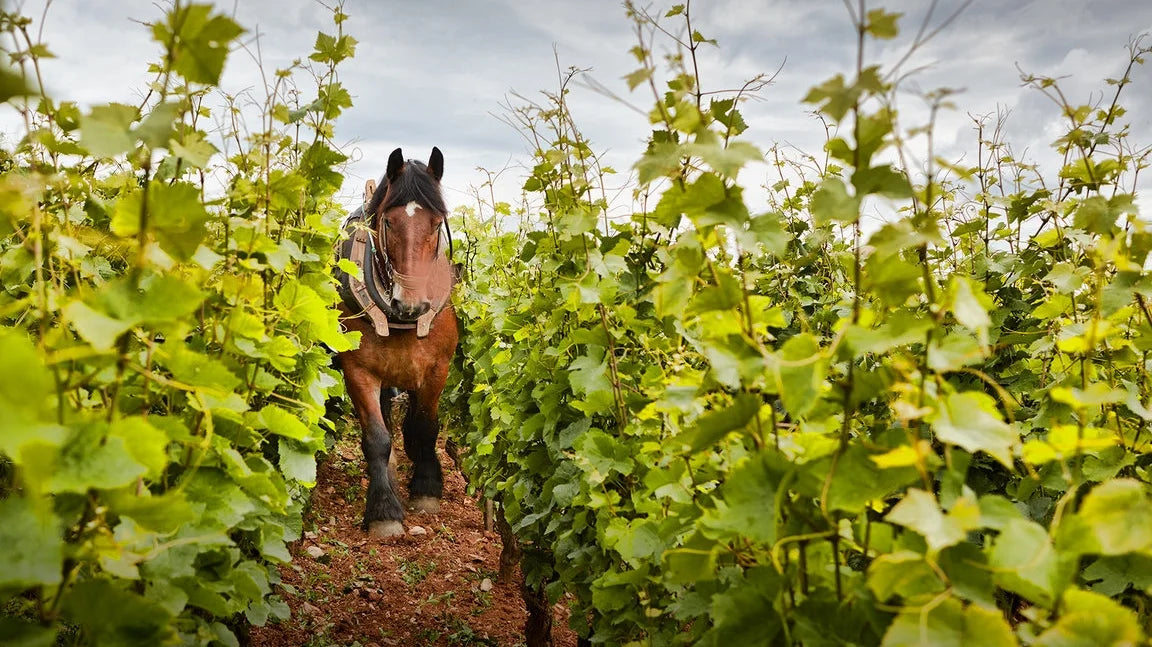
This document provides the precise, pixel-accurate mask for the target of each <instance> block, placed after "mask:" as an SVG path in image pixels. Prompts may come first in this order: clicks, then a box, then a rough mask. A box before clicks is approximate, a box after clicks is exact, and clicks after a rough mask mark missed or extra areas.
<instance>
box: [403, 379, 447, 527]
mask: <svg viewBox="0 0 1152 647" xmlns="http://www.w3.org/2000/svg"><path fill="white" fill-rule="evenodd" d="M432 386H435V385H432ZM443 389H444V383H443V382H440V384H439V387H438V388H423V389H420V390H417V391H410V392H409V393H408V413H407V415H405V417H404V452H405V453H407V454H408V458H409V459H411V460H412V480H411V481H409V483H408V495H409V496H408V505H409V507H410V508H412V509H413V510H415V511H417V512H427V513H430V514H437V513H439V512H440V498H441V497H442V496H443V494H444V476H443V473H442V472H441V469H440V457H439V456H438V455H437V454H436V437H437V436H438V435H439V434H440V420H439V418H438V416H439V411H440V392H441V391H442V390H443Z"/></svg>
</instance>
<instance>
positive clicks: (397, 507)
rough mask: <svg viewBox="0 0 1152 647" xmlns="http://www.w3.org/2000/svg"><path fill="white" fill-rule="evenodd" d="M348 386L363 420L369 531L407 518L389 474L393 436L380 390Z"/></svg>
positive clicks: (357, 384)
mask: <svg viewBox="0 0 1152 647" xmlns="http://www.w3.org/2000/svg"><path fill="white" fill-rule="evenodd" d="M347 382H348V395H349V396H350V397H351V398H352V402H353V404H355V406H356V413H357V414H358V417H359V418H360V447H361V449H363V450H364V460H365V462H366V463H367V464H368V497H367V498H368V501H367V504H366V506H365V509H364V524H363V525H364V527H365V528H366V529H367V528H368V527H369V525H370V524H371V523H372V522H374V521H400V520H402V519H403V518H404V507H403V506H402V505H401V503H400V499H399V497H397V496H396V489H395V487H394V484H393V482H392V477H391V475H390V474H389V471H388V459H389V458H390V457H391V455H392V435H391V434H390V433H389V432H388V426H387V425H386V424H384V418H383V417H382V415H381V411H380V389H379V386H378V385H374V384H370V383H369V384H364V383H360V382H359V381H355V380H347Z"/></svg>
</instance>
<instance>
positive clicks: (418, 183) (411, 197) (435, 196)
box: [367, 160, 448, 218]
mask: <svg viewBox="0 0 1152 647" xmlns="http://www.w3.org/2000/svg"><path fill="white" fill-rule="evenodd" d="M385 197H387V198H388V201H387V202H385V201H384V198H385ZM409 202H415V203H416V204H418V205H420V206H421V207H423V208H425V209H429V210H431V211H435V212H436V213H441V214H444V213H448V207H447V206H446V205H445V204H444V196H443V195H441V193H440V183H439V182H437V181H436V179H435V178H433V177H432V174H431V173H429V172H428V166H427V165H425V164H424V162H421V161H418V160H408V161H406V162H405V163H404V170H403V171H401V172H400V175H399V177H397V178H396V181H394V182H388V177H387V175H385V176H384V177H382V178H380V184H379V185H378V186H377V187H376V191H375V193H373V194H372V199H371V200H369V202H368V214H367V215H368V217H370V218H374V217H375V216H376V214H377V213H379V212H380V211H381V210H383V211H387V210H389V209H392V208H393V207H400V206H403V205H406V204H408V203H409ZM381 203H383V209H381Z"/></svg>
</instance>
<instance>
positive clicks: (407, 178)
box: [337, 147, 458, 537]
mask: <svg viewBox="0 0 1152 647" xmlns="http://www.w3.org/2000/svg"><path fill="white" fill-rule="evenodd" d="M443 175H444V156H443V154H442V153H441V152H440V149H438V148H435V147H434V148H433V149H432V154H431V156H430V157H429V159H428V162H427V164H425V163H423V162H420V161H417V160H405V159H404V154H403V152H402V151H401V149H399V148H397V149H396V150H394V151H392V154H391V155H390V156H389V157H388V166H387V169H386V170H385V172H384V177H383V178H382V179H381V181H380V183H379V186H378V187H375V190H370V191H366V193H365V197H366V198H367V196H368V195H371V198H370V199H368V200H367V201H366V204H365V206H363V207H361V208H360V209H358V210H357V211H356V212H354V213H353V214H351V215H350V216H349V218H348V220H357V217H359V224H358V226H359V227H360V231H361V234H360V242H361V246H360V249H362V250H363V249H366V250H367V252H366V253H365V255H364V257H363V267H361V270H362V272H363V276H362V277H350V276H348V275H344V276H341V277H339V278H340V281H341V285H342V286H343V287H344V288H351V289H344V290H342V296H344V299H343V302H342V303H340V304H339V305H338V308H339V309H340V312H341V322H342V324H343V326H344V328H345V330H347V331H350V332H351V331H355V332H359V333H360V346H359V347H358V348H356V349H353V350H349V351H345V352H342V353H340V354H339V356H338V357H337V363H338V364H339V366H340V369H341V371H342V372H343V374H344V382H345V386H346V390H347V393H348V397H349V398H350V399H351V400H352V405H353V407H354V408H355V410H356V416H357V418H358V419H359V422H360V432H361V441H360V446H361V448H362V449H363V452H364V459H365V461H366V462H367V465H368V470H367V472H368V494H367V501H366V504H365V509H364V519H363V523H362V529H363V530H365V531H367V532H368V534H369V535H370V536H372V537H393V536H398V535H402V534H404V524H403V520H404V513H405V507H404V505H403V504H402V502H401V499H400V497H399V496H398V494H397V483H396V480H397V479H396V474H395V472H394V471H393V470H392V469H391V468H390V460H391V457H392V434H391V432H390V431H389V429H388V423H387V422H386V420H390V419H391V416H390V414H391V411H392V399H393V398H394V397H395V396H396V395H398V393H399V391H404V392H406V393H407V394H408V409H407V413H406V414H405V416H404V420H403V426H402V427H403V435H404V450H405V453H406V454H407V455H408V457H409V458H410V459H411V460H412V477H411V480H410V481H409V484H408V504H409V505H408V507H409V508H410V509H411V510H412V511H414V512H417V513H429V514H437V513H439V510H440V499H441V498H442V496H443V489H444V488H443V475H442V471H441V467H440V460H439V457H438V456H437V454H436V437H437V436H438V434H439V432H440V423H439V409H440V394H441V392H442V391H443V390H444V385H445V382H446V381H447V378H448V369H449V364H450V362H451V360H452V356H453V353H454V352H455V350H456V344H457V341H458V339H457V336H458V332H457V328H456V326H457V323H456V314H455V312H454V311H453V309H452V305H451V300H450V294H451V291H452V284H453V282H454V272H453V270H452V265H451V261H450V260H449V258H448V255H447V254H448V253H450V248H451V233H450V230H449V229H448V222H447V220H448V213H447V208H446V207H445V205H444V198H443V195H442V194H441V190H440V179H441V178H442V177H443ZM371 187H372V183H371V182H369V188H370V189H371ZM346 222H347V221H346ZM352 228H353V227H349V230H351V229H352ZM445 242H447V248H448V249H445V247H446V246H445ZM341 246H343V252H344V253H343V254H341V250H340V247H341ZM349 249H356V247H355V246H354V245H352V246H349V243H348V241H345V242H344V243H338V250H337V253H338V254H339V255H342V256H343V257H345V258H346V257H348V256H349V253H348V250H349ZM356 260H360V259H356ZM357 278H359V280H357ZM366 284H367V285H366ZM351 291H356V292H357V293H358V294H359V296H360V297H362V298H361V299H360V300H355V299H351V298H349V295H350V292H351ZM369 296H371V297H372V298H371V300H367V297H369Z"/></svg>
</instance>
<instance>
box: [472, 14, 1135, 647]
mask: <svg viewBox="0 0 1152 647" xmlns="http://www.w3.org/2000/svg"><path fill="white" fill-rule="evenodd" d="M850 4H855V3H850ZM862 9H863V7H862ZM853 13H854V14H855V15H854V24H855V27H856V34H855V35H856V36H857V38H858V42H859V57H858V62H857V65H856V68H855V69H854V70H852V71H851V72H850V73H848V74H843V75H837V76H835V77H833V78H831V79H828V80H826V81H824V82H822V83H820V84H818V85H816V86H815V87H813V88H812V89H811V91H810V92H809V93H808V95H807V97H806V98H805V99H804V100H805V101H806V102H807V103H808V104H810V105H811V106H812V108H813V109H814V110H815V111H816V113H817V114H818V116H819V118H820V119H822V120H823V121H824V122H825V123H826V124H827V125H829V128H830V131H831V133H832V134H831V136H830V138H829V140H828V142H827V145H826V147H825V150H824V151H823V152H822V153H821V154H819V155H815V156H809V157H805V158H789V157H788V156H786V155H784V154H783V153H782V152H781V151H778V150H773V151H766V150H761V149H758V148H757V147H756V146H754V145H753V144H751V143H749V142H748V141H746V140H744V139H742V134H743V133H744V132H745V130H746V129H747V124H746V122H745V120H744V118H743V117H742V116H741V113H740V107H741V106H742V105H743V103H742V100H743V99H744V98H746V97H747V92H746V91H750V90H751V89H752V88H751V86H749V87H748V88H746V91H741V92H731V93H726V94H725V93H719V94H717V93H709V92H705V90H704V85H703V84H702V82H701V79H700V78H699V77H698V75H697V73H696V70H697V69H698V67H699V66H698V65H697V62H698V61H697V59H698V57H702V56H707V55H710V53H711V52H712V51H713V48H714V47H715V46H717V44H716V43H714V42H713V41H711V40H709V39H708V38H707V37H706V35H704V34H701V33H700V32H699V31H697V30H694V29H693V27H692V23H691V18H692V17H691V16H690V15H689V14H688V12H687V11H686V10H685V7H684V6H677V7H674V8H673V9H672V10H671V11H670V12H668V15H666V16H664V17H663V18H659V19H657V18H654V17H653V16H651V15H649V14H647V13H645V12H644V11H641V10H638V9H635V8H630V10H629V16H630V17H631V19H632V20H634V21H635V23H636V27H637V30H636V32H637V34H638V35H639V36H640V42H639V45H638V46H637V47H636V48H634V49H633V50H632V51H633V53H634V54H635V55H636V59H637V61H638V62H639V67H638V69H637V70H636V71H635V72H634V73H632V74H630V75H628V77H627V80H628V82H629V84H630V85H631V86H632V87H633V88H634V89H638V92H639V93H643V92H649V93H651V95H652V96H653V98H654V103H653V104H652V108H651V111H650V112H649V116H650V119H651V122H652V124H653V131H652V134H651V138H650V140H649V145H648V147H647V150H646V151H645V153H644V154H643V156H642V158H641V159H639V161H638V162H637V163H636V165H635V168H634V170H635V172H636V174H637V176H638V188H637V190H636V192H635V198H636V201H635V204H636V205H638V206H637V208H636V209H635V211H634V213H632V214H631V215H630V217H619V216H615V215H612V214H611V213H610V210H609V204H608V189H607V188H606V187H607V185H608V184H609V182H608V181H607V180H606V178H610V177H611V175H612V174H613V173H614V171H613V169H610V168H606V167H603V166H601V163H600V156H599V155H598V154H597V153H596V152H595V150H594V148H593V146H592V144H591V143H590V142H589V141H587V140H586V139H585V138H584V137H583V135H581V133H580V130H579V128H578V127H577V124H576V118H575V117H574V116H573V114H572V113H571V112H570V110H569V109H568V105H567V97H568V92H569V90H568V87H567V85H568V82H567V81H570V80H571V78H572V76H569V77H567V81H563V83H562V86H561V87H560V88H558V89H557V90H556V91H555V92H553V93H550V94H546V95H545V96H546V99H544V100H543V101H541V102H540V103H538V104H532V103H529V104H525V105H523V106H521V107H519V108H517V109H516V110H515V111H514V112H513V114H512V118H513V119H514V120H515V121H516V122H518V123H519V124H520V125H521V126H522V128H523V129H524V131H525V134H526V135H527V137H528V139H529V140H530V141H532V142H534V143H535V146H536V150H535V153H534V159H533V165H534V166H533V167H532V169H531V175H530V177H528V179H527V181H526V183H525V185H524V190H525V192H526V194H527V195H528V196H529V198H530V199H531V201H530V202H528V203H526V204H530V205H531V204H539V205H540V206H539V208H535V207H525V208H518V209H513V208H511V207H510V206H509V205H508V204H501V203H499V202H496V201H495V200H494V199H493V200H492V204H488V205H485V204H483V203H481V204H480V206H479V207H477V208H475V209H465V210H463V213H462V215H463V223H462V225H463V226H462V228H461V230H462V231H463V232H464V233H465V236H466V245H465V246H464V247H465V249H464V253H465V258H463V259H461V260H463V261H464V262H465V263H466V270H467V277H468V279H467V286H466V289H465V290H464V291H463V292H462V294H461V297H460V298H459V299H458V310H459V311H460V313H461V316H462V318H463V320H464V322H465V323H464V327H465V329H466V332H465V335H464V338H463V344H464V352H463V357H462V361H461V362H460V363H459V366H458V367H457V372H458V374H459V383H458V384H459V386H458V387H457V390H456V391H455V392H454V393H453V394H451V395H450V397H451V398H452V399H453V402H454V403H455V407H456V409H455V411H456V415H457V417H458V419H459V421H460V424H461V433H462V435H463V444H464V445H466V446H467V447H469V453H468V454H467V456H466V458H465V471H466V473H467V474H468V475H469V477H470V478H471V480H472V483H473V484H474V485H475V486H476V487H477V488H479V489H480V490H482V491H483V492H484V493H485V495H487V496H489V497H492V498H495V499H498V500H499V501H500V502H501V504H502V506H503V509H504V511H505V515H506V518H507V521H508V522H509V524H510V525H511V528H512V530H513V531H514V532H515V534H516V535H517V536H518V537H519V539H520V541H521V542H522V544H523V546H524V558H523V563H522V566H523V568H524V570H525V573H526V575H527V577H528V582H529V583H530V585H532V586H535V587H537V588H539V587H545V588H546V590H547V592H548V593H549V594H550V596H551V597H552V598H553V599H559V597H560V595H561V594H562V593H567V594H570V596H571V598H570V603H571V606H572V610H573V613H572V615H571V624H572V626H573V627H574V628H575V629H576V630H577V631H578V632H579V633H580V634H581V635H583V636H588V637H590V638H591V639H592V642H594V643H603V644H636V645H678V644H699V645H768V644H780V645H785V644H787V645H791V644H796V645H805V646H817V645H884V646H887V647H897V646H909V645H918V646H924V647H928V646H934V647H938V646H941V645H970V644H971V645H974V644H979V645H987V646H997V647H999V646H1008V645H1018V644H1030V645H1037V646H1044V647H1055V646H1068V645H1112V646H1116V647H1119V646H1120V645H1135V644H1144V641H1145V640H1146V634H1147V631H1148V630H1149V623H1150V619H1152V613H1150V609H1149V604H1150V602H1152V599H1150V598H1149V593H1150V591H1152V500H1150V498H1149V495H1150V494H1152V490H1150V488H1149V477H1150V474H1149V465H1150V463H1152V461H1150V460H1149V443H1150V442H1152V433H1150V432H1149V423H1150V422H1152V410H1150V405H1149V398H1150V397H1152V381H1150V378H1149V373H1148V371H1149V363H1148V360H1149V351H1150V350H1152V312H1150V311H1149V306H1148V301H1149V300H1150V299H1152V277H1150V276H1149V274H1148V272H1147V271H1146V269H1145V268H1146V267H1147V261H1148V254H1149V251H1150V250H1152V232H1150V231H1149V229H1148V227H1147V225H1146V223H1145V222H1144V221H1142V220H1141V219H1139V218H1138V214H1137V208H1136V201H1135V197H1134V190H1135V185H1136V178H1137V175H1138V173H1139V172H1140V171H1141V170H1142V169H1144V168H1145V167H1146V166H1147V161H1148V159H1147V152H1146V149H1140V148H1138V146H1137V144H1140V142H1132V141H1130V138H1129V136H1130V134H1131V133H1129V131H1128V127H1127V126H1126V125H1125V123H1126V117H1125V111H1124V109H1123V107H1122V104H1123V99H1124V90H1125V88H1126V86H1128V85H1129V83H1130V82H1131V81H1132V79H1131V78H1130V77H1129V76H1128V75H1129V74H1130V73H1133V72H1134V71H1137V70H1140V69H1141V68H1140V67H1139V65H1140V64H1141V63H1142V62H1143V57H1144V56H1146V55H1147V53H1148V51H1149V50H1148V49H1147V48H1145V47H1143V46H1142V45H1141V43H1140V41H1135V42H1133V43H1132V45H1131V47H1130V61H1128V65H1127V69H1126V71H1125V76H1123V77H1122V78H1116V79H1108V80H1107V81H1106V86H1105V88H1104V89H1105V93H1104V94H1103V95H1102V96H1103V97H1104V98H1103V100H1102V101H1100V102H1099V103H1098V104H1093V105H1078V104H1074V103H1069V102H1068V101H1067V100H1066V98H1065V96H1064V94H1063V93H1062V92H1061V90H1060V86H1059V83H1058V82H1057V81H1056V80H1054V79H1050V78H1043V77H1026V78H1025V79H1024V80H1025V82H1026V83H1027V84H1029V85H1031V86H1032V88H1033V91H1036V92H1041V93H1044V94H1045V95H1047V96H1049V97H1051V98H1052V99H1053V100H1054V104H1053V105H1054V108H1053V113H1052V114H1053V118H1054V119H1059V120H1061V123H1062V124H1064V126H1066V131H1065V133H1064V134H1063V135H1062V136H1061V137H1060V138H1059V139H1058V140H1056V141H1055V142H1054V146H1055V149H1056V151H1057V152H1058V153H1059V154H1060V156H1061V158H1062V159H1063V164H1062V166H1060V167H1059V168H1057V169H1040V168H1036V167H1035V166H1034V165H1031V164H1029V163H1027V162H1026V161H1025V160H1023V159H1020V158H1018V157H1016V156H1015V153H1014V152H1013V149H1012V147H1011V145H1010V143H1009V142H1006V141H1004V139H1003V135H1002V133H1003V129H1002V128H1001V126H1002V123H1001V122H1000V121H998V120H996V119H993V118H977V119H976V120H975V123H974V128H973V147H972V150H973V151H974V152H973V153H970V154H969V155H968V156H967V157H966V158H965V159H964V160H963V161H961V162H955V161H951V162H950V161H947V160H941V159H938V158H937V156H936V154H935V152H934V151H933V150H932V147H931V146H932V128H933V125H934V124H933V123H932V120H934V118H935V115H936V114H937V113H938V112H939V111H941V110H950V109H955V108H954V107H952V106H951V105H950V100H951V98H950V97H949V95H948V93H947V92H943V91H942V92H935V93H928V94H926V95H925V96H924V99H925V100H926V101H927V102H928V105H929V107H930V110H929V111H928V113H929V115H930V117H929V121H928V122H926V123H918V124H913V125H908V124H903V123H901V122H900V121H899V115H898V112H897V110H896V103H895V98H896V95H897V92H898V89H899V88H898V84H897V82H896V80H897V79H899V78H901V74H902V71H901V70H896V69H884V68H882V67H880V66H877V65H873V64H872V63H870V61H869V58H868V56H867V54H868V52H869V51H870V48H871V47H873V46H874V44H875V43H877V42H878V41H881V40H890V39H894V38H897V36H898V25H899V15H897V14H893V13H889V12H886V11H884V10H880V9H872V10H867V11H864V10H861V11H859V12H853ZM657 21H662V22H661V23H660V24H661V25H662V26H661V28H660V29H656V28H655V25H656V23H657ZM676 33H683V34H686V36H685V37H684V38H683V40H676V39H675V36H674V34H676ZM922 33H923V32H922ZM669 49H671V51H672V53H671V54H669V55H666V56H664V55H660V54H658V52H663V51H667V50H669ZM562 78H563V77H562ZM638 96H639V94H638ZM765 162H767V164H765ZM766 175H767V176H768V177H771V178H773V179H770V180H769V186H767V187H766V189H767V190H768V195H769V198H768V203H767V204H755V203H753V202H752V201H750V200H749V199H748V198H747V197H746V194H745V190H744V185H742V182H747V181H759V180H757V179H756V178H763V177H765V176H766ZM865 213H881V214H884V215H885V218H884V220H885V223H884V224H883V225H882V226H879V227H872V228H871V229H868V228H866V227H864V226H863V223H862V214H865ZM517 220H518V221H519V226H518V227H516V226H513V227H508V226H507V225H506V224H503V225H502V223H508V222H515V221H517Z"/></svg>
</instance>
